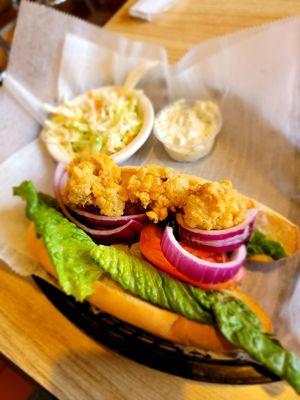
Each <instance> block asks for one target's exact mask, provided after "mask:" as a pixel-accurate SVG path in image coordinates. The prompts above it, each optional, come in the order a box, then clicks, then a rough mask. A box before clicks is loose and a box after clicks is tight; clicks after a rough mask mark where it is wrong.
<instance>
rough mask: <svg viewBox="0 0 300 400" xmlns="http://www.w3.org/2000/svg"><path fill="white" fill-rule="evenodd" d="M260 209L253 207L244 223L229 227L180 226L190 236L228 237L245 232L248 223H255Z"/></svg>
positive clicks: (205, 238) (181, 224) (206, 237)
mask: <svg viewBox="0 0 300 400" xmlns="http://www.w3.org/2000/svg"><path fill="white" fill-rule="evenodd" d="M258 211H259V210H258V208H251V209H250V210H248V211H247V213H246V218H245V220H244V221H243V222H242V223H240V224H239V225H236V226H233V227H232V228H227V229H212V230H210V231H209V230H204V229H195V228H188V227H187V226H185V225H184V224H183V223H180V224H179V226H180V229H181V232H182V235H189V236H190V237H191V236H192V235H193V236H196V237H197V238H199V239H204V240H219V239H228V238H232V237H234V236H237V235H241V234H243V232H244V231H245V229H246V228H247V227H248V225H250V224H252V225H253V224H254V220H255V217H256V214H257V213H258ZM182 240H183V239H182Z"/></svg>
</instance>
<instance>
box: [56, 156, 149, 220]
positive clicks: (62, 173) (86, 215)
mask: <svg viewBox="0 0 300 400" xmlns="http://www.w3.org/2000/svg"><path fill="white" fill-rule="evenodd" d="M56 174H57V177H56V178H54V180H55V182H58V181H59V179H60V177H61V181H60V182H61V183H60V188H59V190H60V191H61V188H62V187H63V186H65V185H66V183H67V177H68V172H67V170H66V168H65V166H64V165H63V164H61V163H59V164H58V165H57V168H56V171H55V175H56ZM60 196H61V195H60ZM70 210H71V211H72V212H74V213H76V214H78V215H79V216H80V217H82V218H83V219H84V221H85V222H86V223H87V224H88V225H89V224H92V225H93V226H94V227H96V228H97V227H101V228H102V227H118V226H121V225H126V224H127V223H128V222H129V221H131V220H133V221H136V222H139V223H140V224H145V223H146V222H147V221H148V217H147V215H146V213H139V214H132V215H122V216H120V217H107V216H105V215H97V214H93V213H91V212H88V211H84V210H81V209H79V208H75V207H72V208H70Z"/></svg>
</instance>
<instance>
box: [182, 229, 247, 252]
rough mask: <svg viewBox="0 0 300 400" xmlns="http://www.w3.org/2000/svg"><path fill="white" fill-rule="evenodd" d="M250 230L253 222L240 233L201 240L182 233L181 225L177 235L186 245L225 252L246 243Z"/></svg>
mask: <svg viewBox="0 0 300 400" xmlns="http://www.w3.org/2000/svg"><path fill="white" fill-rule="evenodd" d="M252 231H253V223H251V224H250V225H248V226H247V227H246V229H245V230H244V232H243V233H242V234H240V235H237V236H234V237H232V238H228V239H220V240H202V239H199V238H198V237H197V236H194V235H189V234H187V235H184V234H182V232H181V227H179V236H180V238H181V240H182V241H183V242H184V243H185V244H187V245H188V246H191V247H195V248H197V249H201V250H205V251H212V252H216V253H224V252H225V253H227V252H228V251H233V250H235V249H237V248H238V247H240V246H241V245H242V244H243V243H246V242H247V241H248V240H249V239H250V237H251V235H252ZM183 237H184V239H183Z"/></svg>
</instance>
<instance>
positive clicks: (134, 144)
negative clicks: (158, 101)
mask: <svg viewBox="0 0 300 400" xmlns="http://www.w3.org/2000/svg"><path fill="white" fill-rule="evenodd" d="M120 88H121V87H120V86H105V87H101V88H98V89H94V90H91V91H90V92H92V93H93V94H94V95H95V96H97V95H99V94H101V92H102V91H104V90H105V91H107V90H114V89H120ZM131 92H135V94H136V97H137V98H138V101H139V111H140V112H141V114H142V115H143V125H142V127H141V129H140V131H139V133H138V134H137V135H136V137H135V138H134V139H133V140H132V141H131V142H130V143H129V144H128V145H127V146H125V147H124V148H123V149H122V150H120V151H118V152H117V153H114V154H112V155H111V157H112V158H113V159H114V161H115V162H116V163H117V164H119V163H122V162H124V161H126V160H128V159H129V158H130V157H131V156H132V155H133V154H134V153H135V152H136V151H137V150H138V149H139V148H140V147H142V145H143V144H144V143H145V142H146V140H147V139H148V137H149V135H150V133H151V131H152V128H153V123H154V110H153V105H152V103H151V101H150V99H149V98H148V97H147V96H146V95H145V94H144V93H143V92H142V91H139V90H131ZM85 99H86V93H84V94H81V95H80V96H78V97H75V98H74V99H73V100H71V101H69V102H68V103H69V104H74V105H77V104H80V103H81V102H83V101H84V100H85ZM42 134H43V131H42V133H41V135H42ZM46 145H47V149H48V151H49V153H50V154H51V156H52V157H53V158H54V159H55V160H56V161H57V162H61V163H64V164H69V163H70V161H71V157H70V156H69V154H67V152H65V151H64V149H63V148H62V147H60V146H59V145H57V144H56V143H48V142H46Z"/></svg>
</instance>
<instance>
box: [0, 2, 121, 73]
mask: <svg viewBox="0 0 300 400" xmlns="http://www.w3.org/2000/svg"><path fill="white" fill-rule="evenodd" d="M36 2H37V3H39V4H45V5H46V6H48V7H53V8H56V9H58V10H60V11H63V12H66V13H69V14H72V15H76V16H77V17H80V18H83V19H85V20H87V21H89V22H91V23H94V24H96V25H100V26H102V25H104V24H105V23H106V22H107V21H108V20H109V18H110V17H111V16H112V15H113V14H114V13H115V12H116V11H117V10H118V9H119V8H120V7H121V6H122V5H123V4H124V3H125V0H39V1H36ZM18 6H19V0H0V72H1V71H3V70H4V69H5V66H6V64H7V60H8V49H9V45H8V43H9V42H10V41H11V38H12V35H13V31H14V26H15V23H16V18H17V15H18Z"/></svg>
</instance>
